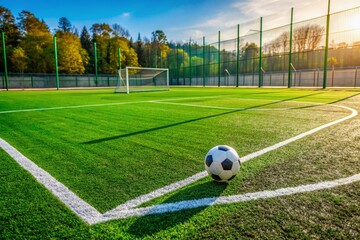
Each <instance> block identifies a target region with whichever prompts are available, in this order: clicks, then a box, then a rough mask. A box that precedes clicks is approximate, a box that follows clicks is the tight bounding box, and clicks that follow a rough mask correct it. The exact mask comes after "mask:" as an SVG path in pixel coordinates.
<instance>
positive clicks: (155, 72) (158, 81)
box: [115, 67, 169, 94]
mask: <svg viewBox="0 0 360 240" xmlns="http://www.w3.org/2000/svg"><path fill="white" fill-rule="evenodd" d="M163 90H169V69H167V68H143V67H126V68H124V69H120V70H119V78H118V83H117V86H116V89H115V92H117V93H128V94H129V93H130V92H139V91H163Z"/></svg>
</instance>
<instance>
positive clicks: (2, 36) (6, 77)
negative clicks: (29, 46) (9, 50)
mask: <svg viewBox="0 0 360 240" xmlns="http://www.w3.org/2000/svg"><path fill="white" fill-rule="evenodd" d="M1 38H2V46H3V53H4V72H5V88H6V91H9V76H8V71H7V62H6V44H5V33H4V32H1Z"/></svg>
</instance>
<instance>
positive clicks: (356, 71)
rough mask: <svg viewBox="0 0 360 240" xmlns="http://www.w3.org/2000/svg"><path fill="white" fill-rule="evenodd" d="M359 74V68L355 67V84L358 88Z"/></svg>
mask: <svg viewBox="0 0 360 240" xmlns="http://www.w3.org/2000/svg"><path fill="white" fill-rule="evenodd" d="M357 73H358V67H355V82H354V87H356V85H357V83H356V82H357Z"/></svg>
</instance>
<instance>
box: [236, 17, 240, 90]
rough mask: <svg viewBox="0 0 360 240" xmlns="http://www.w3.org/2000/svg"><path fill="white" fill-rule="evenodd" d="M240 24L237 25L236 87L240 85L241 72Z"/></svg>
mask: <svg viewBox="0 0 360 240" xmlns="http://www.w3.org/2000/svg"><path fill="white" fill-rule="evenodd" d="M239 64H240V24H238V25H237V42H236V87H239V74H240V65H239Z"/></svg>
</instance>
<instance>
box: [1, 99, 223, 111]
mask: <svg viewBox="0 0 360 240" xmlns="http://www.w3.org/2000/svg"><path fill="white" fill-rule="evenodd" d="M226 96H230V95H226ZM219 97H224V96H222V95H219V96H203V97H190V98H169V99H163V100H147V101H134V102H116V103H101V104H86V105H75V106H62V107H49V108H30V109H14V110H7V111H1V112H0V114H8V113H20V112H35V111H51V110H63V109H76V108H89V107H104V106H115V105H126V104H137V103H153V102H155V101H172V100H185V99H198V98H200V99H202V98H219Z"/></svg>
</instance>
